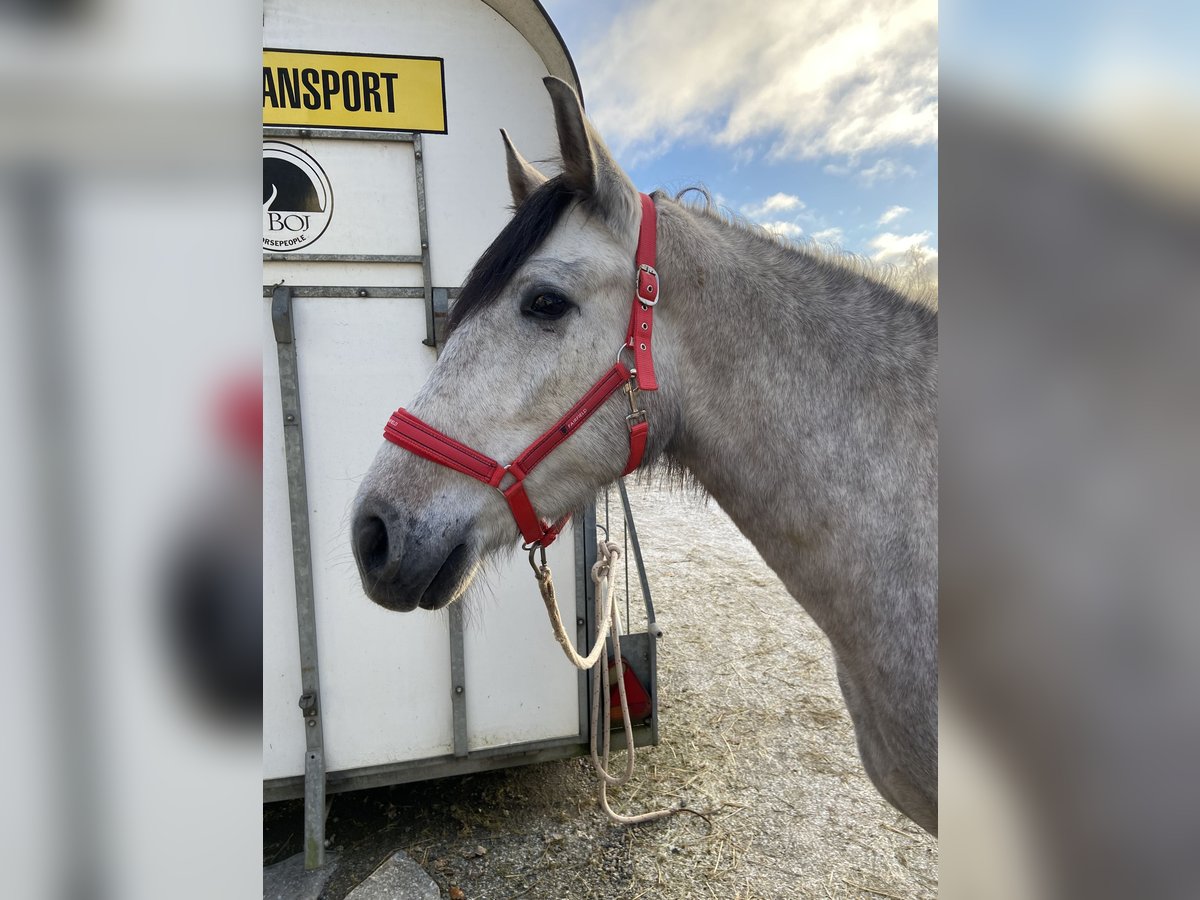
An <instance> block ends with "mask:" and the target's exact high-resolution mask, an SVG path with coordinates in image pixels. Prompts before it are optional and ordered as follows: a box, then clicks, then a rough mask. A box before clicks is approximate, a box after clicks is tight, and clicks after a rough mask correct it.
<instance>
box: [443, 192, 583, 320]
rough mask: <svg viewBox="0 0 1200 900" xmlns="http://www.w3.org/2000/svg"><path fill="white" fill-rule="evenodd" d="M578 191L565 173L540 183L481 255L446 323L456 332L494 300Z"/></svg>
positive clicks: (559, 217) (533, 251)
mask: <svg viewBox="0 0 1200 900" xmlns="http://www.w3.org/2000/svg"><path fill="white" fill-rule="evenodd" d="M578 199H580V197H579V194H578V193H577V192H576V191H575V190H574V189H573V188H571V187H569V186H568V185H567V184H566V182H565V181H564V180H563V178H562V176H561V175H559V176H555V177H554V178H551V179H550V180H549V181H547V182H546V183H545V184H542V185H540V186H539V187H538V188H537V189H536V190H535V191H534V192H533V193H531V194H530V195H529V196H528V197H526V198H525V202H524V203H522V204H521V205H520V206H518V207H517V209H516V212H515V214H514V215H513V217H512V219H510V220H509V222H508V224H507V225H505V226H504V229H503V230H502V231H501V232H500V234H499V235H498V236H497V237H496V239H495V240H494V241H492V244H491V246H490V247H488V248H487V250H485V251H484V253H483V256H481V257H479V260H478V262H476V263H475V265H474V266H473V267H472V269H471V273H470V274H469V275H468V276H467V280H466V281H465V282H464V283H463V286H462V290H461V291H460V292H459V295H458V299H457V300H455V302H454V306H453V307H452V308H451V309H450V315H449V318H448V319H447V322H446V325H447V328H448V330H450V331H453V330H454V329H455V328H456V327H457V326H458V325H460V324H462V322H464V321H465V320H466V319H468V318H469V317H470V316H472V315H473V314H474V313H476V312H478V311H479V310H480V309H482V308H483V307H485V306H488V305H489V304H491V303H494V302H495V301H496V299H497V298H498V297H499V296H500V294H501V293H503V291H504V288H505V286H507V285H508V283H509V282H510V281H511V280H512V278H513V276H514V275H515V274H516V273H517V271H518V270H519V269H520V268H521V266H523V265H524V264H525V263H526V262H528V260H529V258H530V257H531V256H532V255H533V254H534V253H535V252H536V251H537V249H538V247H540V246H541V245H542V244H543V243H545V241H546V238H548V237H549V236H550V232H551V231H553V230H554V226H555V225H557V224H558V223H559V221H560V220H561V219H562V217H563V215H564V214H565V213H566V211H567V210H568V209H569V208H570V206H571V204H572V202H573V201H575V200H578Z"/></svg>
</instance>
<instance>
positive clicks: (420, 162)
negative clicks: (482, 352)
mask: <svg viewBox="0 0 1200 900" xmlns="http://www.w3.org/2000/svg"><path fill="white" fill-rule="evenodd" d="M413 171H414V177H415V178H416V182H417V222H418V223H419V225H420V228H421V282H422V285H423V286H424V288H425V342H424V343H425V346H426V347H435V348H436V347H437V334H436V332H435V331H434V327H433V275H431V274H430V269H429V220H428V217H427V216H426V214H425V143H424V141H422V140H421V135H419V134H418V135H416V136H415V138H414V139H413Z"/></svg>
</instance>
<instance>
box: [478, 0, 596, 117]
mask: <svg viewBox="0 0 1200 900" xmlns="http://www.w3.org/2000/svg"><path fill="white" fill-rule="evenodd" d="M483 2H484V3H486V4H487V5H488V6H490V7H491V8H492V9H494V10H495V11H496V12H498V13H499V14H500V15H501V16H502V17H504V19H505V20H506V21H507V22H508V23H509V24H510V25H512V27H513V28H515V29H517V31H519V32H520V33H521V36H522V37H524V38H525V40H527V41H528V42H529V46H531V47H533V49H534V50H535V51H536V52H537V55H538V56H540V57H541V59H542V62H544V63H545V64H546V70H547V71H548V72H549V73H550V74H551V75H553V76H555V77H556V78H561V79H562V80H563V81H565V82H566V83H567V84H569V85H571V87H573V88H575V93H576V94H578V95H579V102H580V103H583V87H582V86H581V85H580V84H579V73H578V72H577V71H575V61H574V60H573V59H571V51H570V50H568V49H567V45H566V43H565V42H564V41H563V39H562V35H561V34H559V33H558V28H557V27H556V26H555V24H554V22H553V20H552V19H551V18H550V15H549V13H547V12H546V10H545V8H544V7H543V6H542V4H541V3H539V2H538V0H483Z"/></svg>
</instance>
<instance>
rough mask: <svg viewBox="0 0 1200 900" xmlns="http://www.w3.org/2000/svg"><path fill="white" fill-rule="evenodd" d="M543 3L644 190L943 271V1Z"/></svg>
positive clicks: (594, 107)
mask: <svg viewBox="0 0 1200 900" xmlns="http://www.w3.org/2000/svg"><path fill="white" fill-rule="evenodd" d="M544 6H545V7H546V9H547V11H548V12H549V13H550V16H551V17H552V18H553V19H554V22H555V24H556V25H557V26H558V29H559V31H560V32H561V33H562V35H563V38H564V40H565V41H566V43H567V46H568V48H569V49H570V51H571V54H572V56H573V57H574V59H575V64H576V67H577V68H578V70H579V78H580V82H581V84H582V86H583V91H584V97H585V102H586V105H587V110H588V114H589V115H590V116H591V118H592V119H593V121H594V122H595V123H596V125H597V127H598V128H599V129H600V132H601V134H603V135H604V137H605V140H606V141H607V142H608V144H609V146H610V148H611V149H612V150H613V152H614V153H615V154H616V156H617V159H618V161H619V162H620V163H621V164H622V165H623V166H624V168H625V170H626V171H627V172H628V173H629V174H630V176H631V177H632V178H633V180H634V182H635V183H636V184H637V185H638V187H639V188H641V189H643V190H648V189H653V188H666V189H678V188H682V187H685V186H687V185H690V184H695V183H702V184H704V185H705V186H706V187H707V188H708V189H709V191H710V192H712V194H713V195H714V197H716V198H717V200H718V202H719V203H720V204H721V205H722V206H725V207H727V208H729V209H730V210H731V211H733V212H735V213H737V214H739V215H742V216H745V217H746V218H749V219H751V220H753V221H756V222H759V223H760V224H762V225H764V226H766V227H768V228H770V229H772V230H774V231H776V232H778V233H780V234H782V235H784V236H786V237H790V238H795V239H799V240H816V241H818V242H821V243H830V244H834V245H836V246H838V247H841V248H843V249H846V250H850V251H853V252H855V253H858V254H861V255H863V256H866V257H870V258H873V259H875V260H877V261H879V262H882V263H888V264H894V265H900V266H905V265H911V264H912V262H911V258H910V256H909V255H907V251H908V248H910V247H915V248H917V250H918V251H919V253H921V254H923V256H924V260H925V262H924V264H923V268H924V269H925V270H926V271H927V272H928V273H929V274H930V275H932V276H933V277H935V278H936V272H937V4H936V0H876V2H865V3H864V2H861V0H757V2H756V3H754V4H739V3H730V2H728V0H625V2H596V0H544Z"/></svg>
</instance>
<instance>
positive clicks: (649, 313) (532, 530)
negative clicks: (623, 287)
mask: <svg viewBox="0 0 1200 900" xmlns="http://www.w3.org/2000/svg"><path fill="white" fill-rule="evenodd" d="M640 196H641V198H642V224H641V227H640V228H639V231H638V245H637V255H636V257H635V260H634V262H635V265H636V266H637V292H636V296H635V298H634V302H633V310H632V312H631V313H630V315H629V329H628V332H627V333H626V336H625V343H624V344H622V345H621V349H620V350H619V351H618V353H617V362H616V364H615V365H614V366H613V367H612V368H611V369H609V370H608V371H607V372H605V373H604V375H603V376H602V377H601V378H600V380H599V381H597V382H596V383H595V384H594V385H592V387H591V389H590V390H589V391H588V392H587V393H586V394H584V395H583V397H582V398H580V400H579V401H578V402H577V403H576V404H575V405H574V406H572V407H571V408H570V409H569V410H567V412H566V413H565V414H564V415H563V417H562V418H561V419H559V420H558V421H557V422H555V423H554V425H553V426H551V427H550V429H548V430H547V431H546V432H545V433H543V434H542V436H541V437H539V438H538V439H537V440H535V441H534V442H533V443H532V444H530V445H529V446H528V447H526V448H525V450H524V451H523V452H522V453H521V455H520V456H518V457H517V458H516V459H514V460H513V461H512V462H511V463H509V464H508V465H507V466H502V465H501V464H500V463H498V462H496V461H495V460H494V459H492V458H491V457H489V456H485V455H484V454H482V453H480V452H479V451H477V450H472V449H471V448H470V447H468V446H467V445H466V444H461V443H459V442H458V441H456V440H454V438H451V437H447V436H446V435H444V434H442V432H440V431H438V430H437V429H436V428H434V427H433V426H432V425H429V424H427V423H425V422H423V421H421V420H420V419H418V418H417V417H416V416H414V415H413V414H412V413H410V412H408V410H405V409H398V410H396V411H395V412H394V413H392V417H391V419H389V420H388V423H387V427H386V428H384V430H383V436H384V437H385V438H386V439H387V440H389V441H391V442H392V443H393V444H396V445H397V446H400V447H403V448H404V449H405V450H408V451H409V452H410V453H415V454H416V455H417V456H420V457H423V458H425V459H428V460H430V461H432V462H435V463H439V464H440V465H443V466H445V467H446V468H448V469H453V470H454V471H456V472H462V473H463V474H464V475H470V476H471V477H472V478H474V479H477V480H478V481H482V482H483V483H484V484H486V485H489V486H490V487H494V488H496V490H498V491H500V493H501V494H503V495H504V499H505V500H506V501H507V502H508V508H509V509H510V510H512V515H513V519H515V520H516V523H517V527H518V528H520V529H521V536H522V537H523V538H524V539H525V549H527V550H528V549H531V548H533V547H535V546H537V547H542V548H543V549H544V548H546V547H549V546H550V545H551V544H552V543H554V539H555V538H557V537H558V534H559V532H560V531H561V530H562V528H563V526H564V525H566V523H567V519H568V518H570V516H569V515H568V516H564V517H563V518H562V519H560V520H559V521H557V522H555V523H554V524H552V525H549V524H546V523H545V522H543V521H542V520H541V519H540V518H539V517H538V514H537V513H536V512H535V511H534V508H533V504H532V503H530V502H529V497H528V495H527V494H526V493H525V478H526V476H527V475H529V473H530V472H532V471H533V470H534V469H535V468H536V467H537V465H538V463H540V462H541V461H542V460H544V459H545V458H546V457H547V456H549V455H550V453H551V451H553V450H554V449H555V448H556V447H557V446H558V445H559V444H561V443H562V442H563V441H565V440H566V439H567V438H569V437H570V436H571V435H572V434H574V433H575V432H576V431H578V430H579V428H580V427H581V426H582V425H583V423H584V422H586V421H587V420H588V419H589V418H591V415H592V413H594V412H595V411H596V410H598V409H599V408H600V407H601V406H602V405H603V404H604V401H605V400H607V399H608V398H609V397H610V396H612V395H613V394H614V393H616V392H617V391H618V390H619V389H621V388H622V387H623V388H624V389H625V394H626V396H627V397H628V398H629V415H627V416H626V417H625V422H626V424H627V425H628V426H629V459H628V461H627V462H626V463H625V471H624V472H622V473H621V474H622V475H628V474H629V473H630V472H632V471H633V470H634V469H636V468H637V467H638V466H639V465H641V462H642V455H643V454H644V453H645V452H646V436H647V434H648V432H649V430H650V426H649V425H648V423H647V421H646V410H644V409H642V408H641V407H640V406H639V405H638V399H637V395H638V392H639V391H656V390H658V381H657V380H656V379H655V377H654V360H653V358H652V356H651V345H650V338H651V336H652V335H653V333H654V306H655V304H656V303H658V301H659V294H660V292H659V284H658V272H656V271H655V269H654V260H655V237H656V232H657V213H656V210H655V208H654V201H653V200H651V199H650V198H649V197H648V196H647V195H645V194H641V195H640ZM626 350H630V351H632V353H633V368H629V367H627V366H626V365H625V364H624V363H623V362H621V356H622V355H623V354H624V352H625V351H626ZM510 476H511V478H512V479H513V480H512V481H511V482H510V483H509V484H507V485H506V486H502V485H503V484H504V480H505V478H507V477H510Z"/></svg>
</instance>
